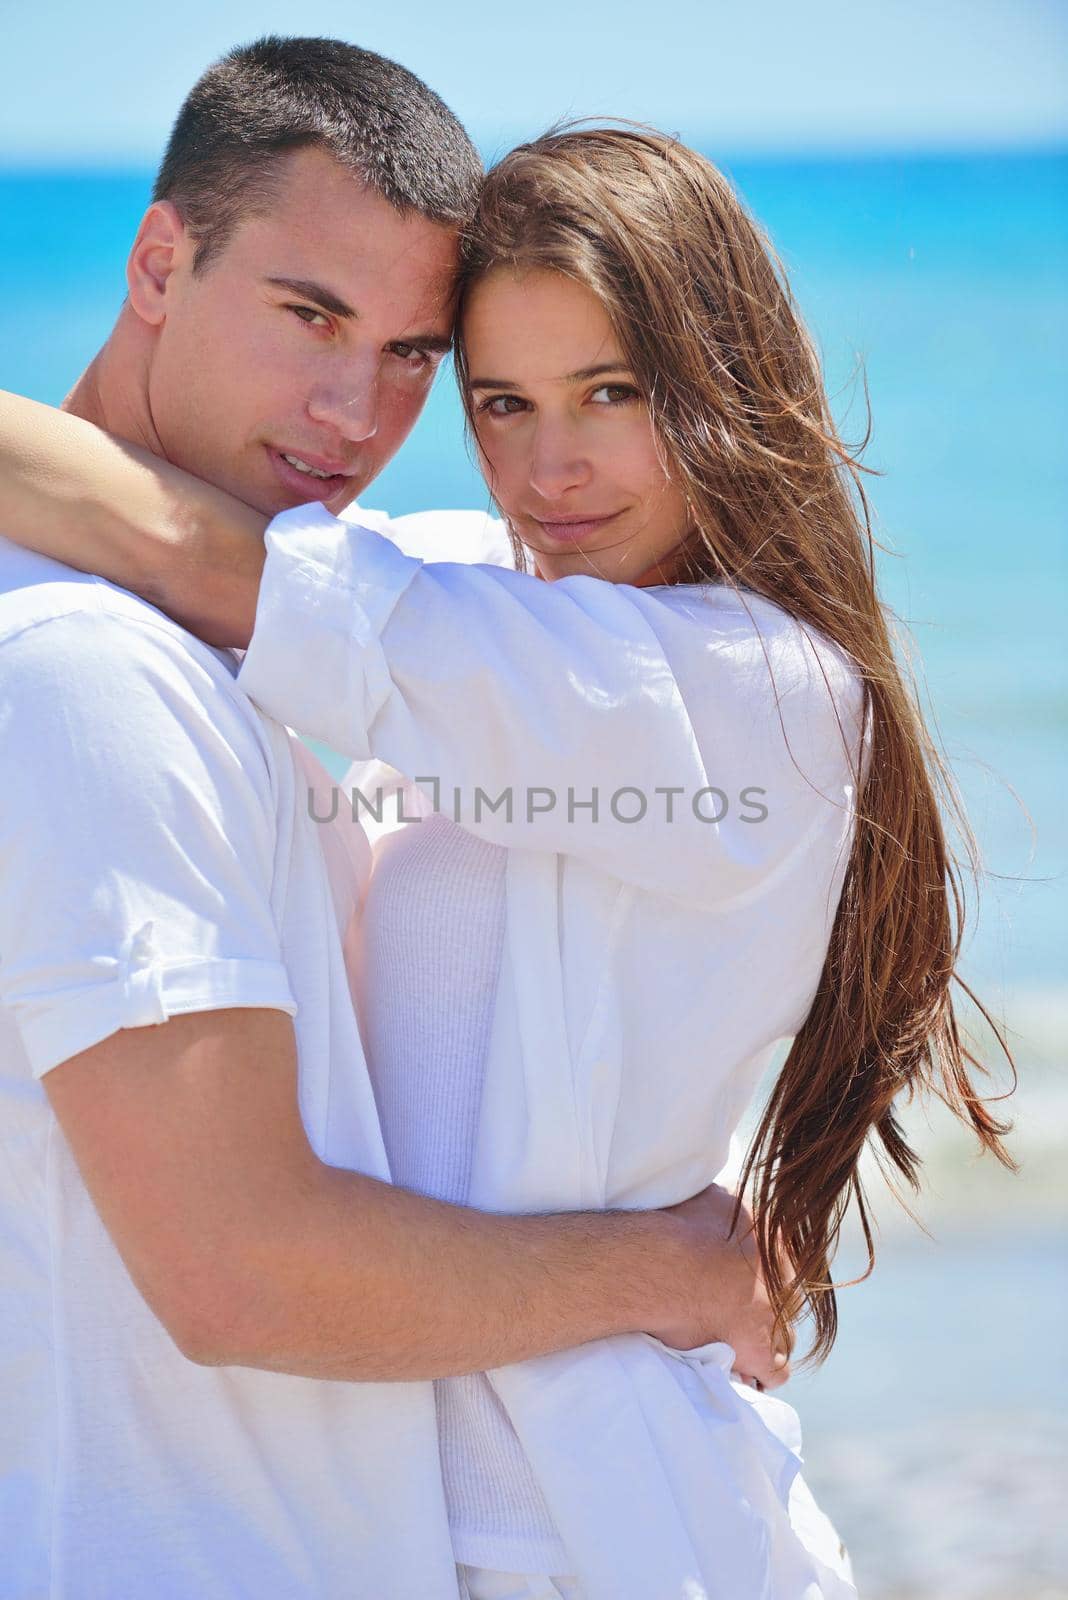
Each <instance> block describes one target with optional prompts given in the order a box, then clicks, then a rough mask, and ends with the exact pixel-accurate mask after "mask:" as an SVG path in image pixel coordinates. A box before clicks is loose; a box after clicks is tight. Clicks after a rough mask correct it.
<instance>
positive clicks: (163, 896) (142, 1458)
mask: <svg viewBox="0 0 1068 1600" xmlns="http://www.w3.org/2000/svg"><path fill="white" fill-rule="evenodd" d="M236 669H237V662H236V659H235V658H234V657H233V656H232V655H230V654H229V653H227V652H225V651H216V650H212V649H211V648H209V647H208V646H206V645H203V644H201V643H200V641H198V640H196V639H194V638H193V637H192V636H191V635H189V634H187V633H186V632H185V631H184V630H183V629H181V628H180V627H178V626H177V625H176V624H175V623H173V622H171V621H170V620H169V619H168V618H166V617H164V616H163V615H162V614H161V613H160V612H158V611H156V610H155V609H154V608H153V607H151V606H148V605H146V604H144V603H143V602H141V601H140V600H137V599H136V598H135V597H133V596H132V595H129V594H127V593H126V592H124V591H122V590H119V589H116V588H114V587H112V586H111V585H109V584H106V583H104V582H102V581H100V580H98V579H95V578H90V577H85V576H83V575H81V574H80V573H75V572H73V571H71V570H70V569H69V568H66V567H63V566H60V565H58V564H57V563H54V562H51V561H48V560H47V559H45V558H43V557H40V556H37V555H34V554H31V553H29V552H25V551H22V550H19V549H16V548H15V547H14V546H12V545H10V544H9V543H8V542H7V541H6V540H3V539H0V764H2V765H0V780H2V783H0V1286H2V1299H0V1390H2V1399H0V1552H2V1555H0V1595H2V1596H5V1597H8V1596H10V1597H16V1596H17V1597H19V1600H29V1597H31V1596H42V1597H43V1596H49V1597H51V1600H193V1597H194V1596H195V1597H196V1600H234V1597H236V1596H239V1595H240V1596H251V1595H255V1596H257V1597H264V1600H265V1597H267V1596H269V1597H270V1600H298V1597H299V1600H308V1597H311V1596H315V1597H323V1600H329V1597H334V1596H337V1597H340V1596H367V1597H371V1596H374V1597H375V1600H389V1597H396V1600H401V1597H404V1600H407V1597H414V1596H416V1595H418V1596H419V1600H437V1597H439V1596H441V1597H448V1596H454V1595H455V1593H456V1584H455V1569H454V1565H453V1557H452V1551H451V1547H450V1543H449V1532H448V1525H447V1518H446V1512H445V1506H444V1500H443V1495H442V1490H441V1480H440V1469H439V1464H438V1455H437V1448H436V1436H435V1421H434V1402H433V1391H432V1388H431V1386H430V1385H429V1384H344V1383H332V1382H325V1381H317V1380H311V1379H303V1378H295V1377H290V1376H284V1375H278V1374H271V1373H265V1372H257V1371H252V1370H249V1369H244V1368H235V1367H223V1368H209V1367H200V1366H196V1365H194V1364H193V1363H191V1362H189V1361H187V1360H186V1359H185V1358H184V1357H183V1356H182V1355H180V1354H179V1352H178V1350H177V1348H176V1347H175V1345H174V1344H173V1342H172V1341H171V1339H170V1338H169V1336H168V1335H167V1333H166V1332H165V1331H164V1329H163V1327H162V1325H161V1324H160V1323H159V1322H158V1320H157V1319H156V1317H155V1316H154V1315H153V1313H152V1312H151V1311H150V1310H149V1309H148V1307H147V1305H146V1304H145V1302H144V1301H143V1300H142V1298H141V1296H140V1294H139V1293H138V1291H137V1290H136V1289H135V1287H134V1286H133V1283H132V1282H131V1280H130V1278H129V1276H128V1275H127V1273H126V1270H125V1268H124V1266H123V1264H122V1261H121V1260H120V1258H119V1256H118V1253H117V1252H116V1250H115V1247H114V1245H113V1244H112V1242H111V1240H110V1238H109V1236H108V1234H107V1233H106V1231H105V1230H104V1227H103V1225H102V1224H101V1222H100V1220H99V1218H98V1216H97V1214H96V1211H95V1209H94V1207H93V1205H92V1202H91V1201H90V1199H89V1196H88V1194H87V1192H86V1189H85V1187H84V1185H83V1183H82V1181H81V1178H80V1175H79V1173H78V1169H77V1167H76V1165H75V1163H74V1160H73V1158H72V1156H71V1154H70V1151H69V1149H68V1147H67V1145H66V1142H65V1140H64V1138H63V1136H62V1134H61V1132H60V1129H59V1127H58V1124H57V1123H56V1120H55V1118H54V1117H53V1115H52V1112H51V1109H50V1106H49V1102H48V1099H47V1096H46V1094H45V1092H44V1088H43V1086H42V1082H41V1080H42V1078H43V1076H44V1075H45V1074H46V1073H47V1072H49V1071H50V1070H51V1069H52V1068H54V1067H56V1066H57V1065H59V1064H60V1063H62V1062H64V1061H67V1060H68V1059H69V1058H70V1057H72V1056H74V1055H76V1054H77V1053H78V1052H80V1051H82V1050H85V1049H87V1048H88V1047H89V1046H91V1045H93V1044H96V1043H98V1042H99V1041H100V1040H102V1039H104V1038H107V1037H108V1036H109V1035H110V1034H112V1033H114V1032H115V1031H116V1029H118V1028H123V1027H135V1026H145V1025H151V1024H154V1023H158V1022H162V1021H164V1020H165V1019H166V1018H167V1017H169V1016H171V1015H173V1014H175V1013H177V1012H193V1011H209V1010H215V1009H219V1008H229V1007H234V1006H238V1007H241V1006H254V1007H262V1006H267V1007H271V1008H276V1009H279V1010H282V1011H285V1012H287V1013H288V1014H289V1015H290V1016H292V1017H293V1018H294V1026H295V1031H296V1037H297V1049H298V1057H299V1068H300V1079H299V1082H300V1107H301V1113H302V1116H303V1120H304V1124H305V1127H306V1129H307V1132H308V1136H309V1139H310V1141H311V1144H312V1146H313V1148H314V1149H315V1151H316V1152H317V1154H318V1155H319V1156H320V1158H321V1159H323V1160H324V1161H327V1162H329V1163H331V1164H332V1165H335V1166H342V1167H350V1168H356V1169H359V1170H361V1171H364V1172H368V1173H372V1174H374V1175H376V1176H379V1177H388V1166H387V1162H386V1157H385V1153H384V1149H383V1146H382V1140H381V1134H380V1131H379V1126H378V1120H377V1116H376V1112H375V1107H374V1100H373V1095H372V1092H371V1088H370V1083H369V1078H368V1074H367V1069H366V1062H365V1058H364V1053H363V1048H362V1042H361V1039H360V1033H359V1029H358V1026H357V1023H356V1019H355V1015H354V1012H353V1007H352V1001H351V995H350V990H349V983H348V979H347V975H346V969H345V952H344V941H345V939H346V937H347V936H348V935H349V934H350V932H351V928H352V918H353V913H354V911H355V909H356V906H357V904H358V899H359V894H360V892H361V888H362V886H363V882H364V879H365V874H366V870H367V865H368V860H369V856H368V853H367V850H368V847H367V843H366V839H365V837H364V835H363V833H362V831H361V830H360V828H359V827H358V825H354V824H352V823H351V822H349V823H348V825H347V826H346V825H345V821H344V819H345V811H344V808H343V807H340V808H339V813H340V820H339V822H338V823H337V824H335V825H334V826H331V827H328V826H325V825H322V824H321V823H319V822H317V821H316V820H315V818H316V817H318V818H322V817H324V816H328V815H329V814H330V809H331V806H330V797H329V795H328V794H320V795H319V796H318V797H317V799H316V801H315V804H314V808H313V806H312V805H309V802H308V789H309V785H315V784H316V783H319V784H323V785H326V784H328V780H327V778H326V775H325V773H323V771H322V769H321V768H316V766H315V763H314V762H313V760H312V758H311V757H310V756H308V754H307V752H306V751H304V749H303V747H302V746H300V745H299V744H297V742H296V741H295V740H293V739H292V738H291V736H290V735H289V734H288V733H287V732H286V730H285V729H283V728H282V727H281V726H280V725H279V724H278V723H275V722H272V721H271V720H270V719H269V718H267V717H264V716H263V715H261V714H260V713H259V712H258V711H256V710H255V708H254V707H253V706H252V705H251V704H250V703H249V701H248V700H247V699H246V697H245V695H244V694H243V693H242V692H241V691H240V690H239V689H238V688H237V686H236V684H235V683H234V674H235V672H236ZM313 809H314V816H313ZM328 862H329V870H328Z"/></svg>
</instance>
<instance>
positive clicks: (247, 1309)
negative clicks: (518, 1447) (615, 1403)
mask: <svg viewBox="0 0 1068 1600" xmlns="http://www.w3.org/2000/svg"><path fill="white" fill-rule="evenodd" d="M44 1082H45V1086H46V1089H47V1092H48V1095H49V1098H50V1100H51V1103H52V1106H53V1108H54V1110H55V1112H56V1115H57V1117H58V1119H59V1122H60V1124H61V1126H62V1128H63V1131H64V1133H65V1135H66V1137H67V1139H68V1141H69V1143H70V1145H71V1147H72V1149H73V1152H74V1155H75V1158H76V1160H77V1162H78V1165H79V1167H80V1169H81V1172H82V1175H83V1178H84V1180H85V1183H86V1185H87V1187H88V1189H89V1192H90V1194H91V1195H92V1198H93V1200H94V1202H95V1204H96V1206H97V1208H98V1210H99V1212H100V1215H101V1217H102V1219H103V1221H104V1224H105V1226H106V1227H107V1229H108V1231H109V1233H110V1235H111V1237H112V1239H113V1240H114V1242H115V1244H116V1246H117V1248H118V1250H119V1252H120V1254H121V1255H122V1257H123V1260H124V1261H125V1263H126V1266H127V1268H128V1270H129V1272H130V1274H131V1276H132V1277H133V1279H134V1281H135V1282H136V1284H137V1286H138V1288H139V1289H140V1291H141V1293H142V1294H143V1295H144V1297H145V1299H146V1300H147V1302H148V1304H149V1305H150V1306H151V1308H152V1309H153V1311H154V1312H155V1313H156V1315H157V1316H158V1317H159V1318H160V1320H161V1322H162V1323H163V1324H164V1326H165V1327H166V1328H167V1329H168V1331H169V1332H170V1334H171V1335H172V1337H173V1338H174V1340H175V1342H176V1343H177V1345H178V1346H179V1348H180V1349H181V1350H182V1352H183V1353H184V1354H185V1355H186V1356H187V1357H188V1358H189V1359H190V1360H193V1361H196V1362H198V1363H201V1364H204V1365H237V1366H250V1367H259V1368H263V1369H266V1370H269V1371H276V1372H289V1373H295V1374H299V1375H301V1376H305V1377H313V1378H334V1379H362V1380H383V1379H427V1378H434V1377H443V1376H450V1375H456V1374H459V1373H463V1372H470V1371H476V1370H481V1369H485V1368H490V1367H496V1366H502V1365H506V1364H508V1363H511V1362H514V1361H522V1360H525V1359H528V1358H530V1357H533V1356H537V1355H542V1354H545V1353H547V1352H549V1351H553V1350H560V1349H564V1348H567V1347H571V1346H574V1345H579V1344H582V1343H584V1342H586V1341H588V1340H591V1339H595V1338H599V1337H604V1336H607V1335H610V1334H614V1333H623V1332H628V1331H635V1330H645V1331H648V1332H651V1333H654V1334H656V1335H657V1336H658V1337H661V1338H663V1339H664V1340H665V1341H666V1342H668V1343H672V1344H678V1345H682V1346H687V1345H692V1344H697V1343H701V1342H703V1341H704V1340H706V1339H710V1338H725V1339H728V1340H729V1341H730V1342H731V1343H732V1344H734V1345H735V1350H736V1353H737V1356H738V1366H739V1370H742V1371H744V1372H748V1373H753V1374H754V1375H755V1376H757V1377H759V1378H761V1380H762V1381H764V1382H766V1383H767V1385H768V1386H772V1385H775V1384H778V1383H781V1382H783V1381H784V1380H785V1377H786V1375H787V1369H783V1368H780V1369H776V1367H775V1366H774V1363H773V1361H772V1359H771V1354H770V1350H769V1349H768V1347H767V1335H768V1329H769V1327H770V1316H769V1314H768V1312H767V1309H766V1305H765V1304H763V1303H762V1300H761V1296H760V1293H759V1285H758V1283H757V1280H756V1279H755V1278H754V1277H753V1274H752V1269H751V1267H750V1265H749V1263H748V1261H747V1259H746V1258H745V1256H744V1255H743V1253H742V1252H741V1250H740V1249H739V1247H738V1246H737V1244H735V1243H733V1242H729V1241H727V1239H726V1237H725V1233H726V1225H725V1222H724V1218H725V1216H726V1215H727V1211H728V1209H729V1208H728V1207H727V1206H726V1205H724V1204H722V1203H721V1204H717V1203H716V1202H715V1197H710V1201H709V1203H708V1205H707V1206H705V1207H701V1206H695V1205H694V1204H690V1205H689V1206H687V1207H684V1208H682V1211H680V1212H679V1213H676V1214H671V1213H667V1212H648V1213H637V1212H634V1213H623V1212H615V1213H607V1214H576V1215H571V1216H554V1217H506V1216H497V1215H490V1214H486V1213H481V1212H478V1211H472V1210H467V1209H464V1208H461V1207H457V1206H451V1205H445V1204H442V1203H439V1202H437V1201H433V1200H428V1199H424V1198H422V1197H420V1196H417V1195H414V1194H411V1193H408V1192H407V1191H405V1190H403V1189H398V1188H393V1187H391V1186H390V1185H388V1184H385V1183H381V1182H378V1181H377V1180H376V1179H373V1178H368V1177H364V1176H362V1175H360V1174H359V1173H353V1172H347V1171H342V1170H340V1169H338V1168H333V1167H328V1166H326V1165H324V1164H323V1163H322V1162H321V1161H319V1160H318V1158H317V1157H316V1155H315V1153H314V1151H313V1150H312V1149H311V1147H310V1145H309V1143H308V1140H307V1138H306V1135H305V1132H304V1128H303V1125H302V1123H301V1119H300V1114H299V1111H298V1108H297V1089H296V1045H295V1039H294V1033H293V1026H292V1023H291V1022H290V1019H289V1018H288V1017H287V1016H286V1015H285V1014H284V1013H283V1012H281V1011H274V1010H229V1011H215V1012H202V1013H196V1014H191V1015H186V1016H176V1017H172V1018H171V1019H170V1021H168V1022H166V1023H163V1024H161V1025H159V1026H157V1027H147V1028H146V1027H141V1028H128V1029H123V1030H122V1031H121V1032H119V1033H116V1034H114V1035H112V1036H111V1037H110V1038H107V1039H105V1040H104V1041H102V1042H101V1043H100V1044H97V1045H94V1046H93V1047H92V1048H90V1049H88V1050H85V1051H83V1052H82V1053H81V1054H80V1055H78V1056H76V1057H74V1058H72V1059H71V1060H69V1061H66V1062H64V1063H63V1064H62V1065H60V1066H58V1067H56V1068H54V1069H53V1070H52V1071H50V1072H49V1073H47V1074H46V1076H45V1079H44Z"/></svg>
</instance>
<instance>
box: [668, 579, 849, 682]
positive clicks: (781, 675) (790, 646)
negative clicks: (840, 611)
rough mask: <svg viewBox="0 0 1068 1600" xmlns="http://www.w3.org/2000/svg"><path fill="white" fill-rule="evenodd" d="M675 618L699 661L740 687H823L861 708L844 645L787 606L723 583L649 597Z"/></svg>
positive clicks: (688, 586) (672, 587)
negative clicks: (736, 682)
mask: <svg viewBox="0 0 1068 1600" xmlns="http://www.w3.org/2000/svg"><path fill="white" fill-rule="evenodd" d="M646 592H647V593H649V594H651V595H655V596H656V600H657V603H658V604H659V605H662V606H663V607H664V608H665V610H666V612H667V614H668V615H669V616H670V617H671V618H672V620H674V619H678V621H679V623H680V624H681V625H682V630H683V631H684V632H685V634H686V636H687V639H688V642H689V644H690V645H691V647H692V649H693V650H694V651H695V652H696V653H697V654H698V656H700V657H702V658H704V660H705V661H706V663H707V664H708V665H709V666H710V667H712V666H713V665H714V666H715V668H716V672H715V676H716V677H717V678H720V679H722V675H723V674H724V673H726V674H729V675H731V676H733V677H735V678H736V679H737V680H738V681H739V682H740V683H742V684H745V683H748V682H753V683H754V684H757V685H760V687H761V692H762V693H763V692H766V690H767V688H768V686H769V682H770V680H769V673H770V676H771V679H773V680H774V684H775V689H776V691H777V692H778V693H788V694H799V693H804V692H806V691H811V690H813V689H815V688H817V687H821V688H822V692H823V693H824V694H826V693H827V691H830V692H831V693H832V695H833V696H834V698H835V699H836V700H839V699H841V700H843V701H844V702H846V703H853V704H859V703H860V701H861V700H862V698H863V687H864V680H863V674H862V673H861V670H860V668H859V666H858V665H857V662H856V661H855V660H854V659H853V657H852V656H851V655H850V653H849V651H848V650H846V649H845V647H844V646H843V645H841V644H839V643H838V642H837V641H836V640H834V639H832V638H830V637H829V636H828V635H827V634H826V633H825V632H823V631H822V630H821V629H820V628H818V627H816V626H815V625H814V624H813V623H811V622H807V621H804V620H803V619H801V618H800V617H798V616H796V615H795V614H794V613H793V612H791V611H790V610H789V609H788V608H787V607H786V606H785V605H780V604H779V603H778V602H776V601H774V600H771V599H769V598H768V597H767V596H766V595H762V594H758V593H757V592H756V591H755V590H752V589H746V588H742V587H739V586H736V585H732V584H726V583H702V584H673V585H670V586H668V585H664V586H660V587H658V588H656V589H652V590H649V591H646Z"/></svg>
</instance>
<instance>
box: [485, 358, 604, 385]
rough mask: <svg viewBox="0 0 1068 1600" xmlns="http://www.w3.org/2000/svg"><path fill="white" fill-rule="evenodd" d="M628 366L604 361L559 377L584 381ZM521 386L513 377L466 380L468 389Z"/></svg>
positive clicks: (567, 380) (571, 381) (572, 380)
mask: <svg viewBox="0 0 1068 1600" xmlns="http://www.w3.org/2000/svg"><path fill="white" fill-rule="evenodd" d="M629 371H630V368H629V367H628V366H627V363H626V362H625V361H605V362H602V363H601V365H600V366H597V367H580V368H579V369H578V371H577V372H569V373H567V374H566V376H565V377H563V378H561V379H559V380H558V381H559V382H561V383H586V382H588V381H589V379H590V378H601V377H603V376H604V374H605V373H606V372H629ZM522 387H523V386H522V384H520V383H517V382H516V380H515V379H514V378H471V379H469V380H468V388H470V389H521V388H522Z"/></svg>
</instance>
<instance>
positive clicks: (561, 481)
mask: <svg viewBox="0 0 1068 1600" xmlns="http://www.w3.org/2000/svg"><path fill="white" fill-rule="evenodd" d="M590 476H591V469H590V462H589V460H588V459H587V458H586V456H584V455H583V453H582V451H581V450H580V449H579V448H578V440H577V439H576V438H575V437H574V435H573V434H572V433H571V432H570V431H564V430H557V429H554V430H551V431H550V430H542V431H539V433H538V436H537V438H536V439H535V441H534V454H533V456H532V457H531V462H530V486H531V488H532V489H533V490H534V492H535V493H536V494H538V495H540V496H541V498H542V499H543V500H558V499H559V498H560V496H561V495H563V494H566V493H567V491H568V490H569V489H577V488H580V487H581V486H582V485H583V484H584V483H587V482H588V481H589V479H590Z"/></svg>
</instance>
